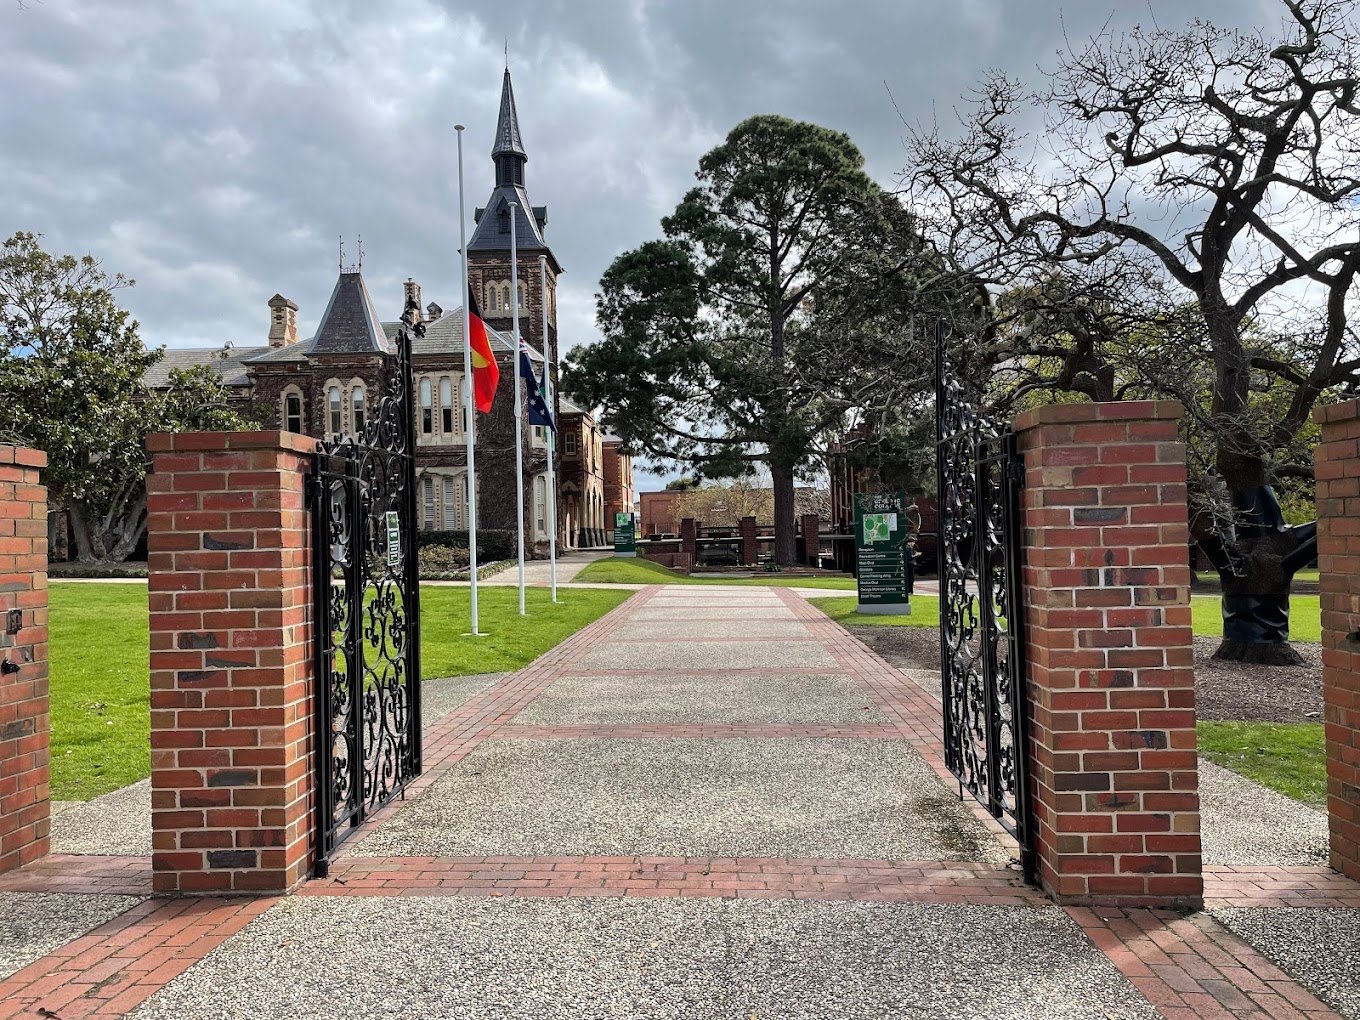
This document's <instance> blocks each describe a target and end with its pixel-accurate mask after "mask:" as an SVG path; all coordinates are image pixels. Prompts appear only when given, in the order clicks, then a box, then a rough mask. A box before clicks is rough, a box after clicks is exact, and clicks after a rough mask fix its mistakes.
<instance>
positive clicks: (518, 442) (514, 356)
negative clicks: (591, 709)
mask: <svg viewBox="0 0 1360 1020" xmlns="http://www.w3.org/2000/svg"><path fill="white" fill-rule="evenodd" d="M518 216H519V204H518V203H516V202H511V203H510V300H511V301H512V302H513V304H511V306H510V307H511V308H512V309H513V311H512V312H511V320H510V321H511V326H510V332H511V334H512V335H513V339H512V340H511V346H512V348H513V351H512V353H511V355H510V360H511V361H512V362H514V365H515V390H514V392H515V523H516V526H517V527H518V528H519V615H520V616H523V615H524V436H523V430H524V425H523V419H524V402H523V400H522V399H521V394H520V392H519V246H518V245H517V244H516V243H515V234H516V232H517V229H516V223H517V219H518Z"/></svg>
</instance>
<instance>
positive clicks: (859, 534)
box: [855, 492, 913, 616]
mask: <svg viewBox="0 0 1360 1020" xmlns="http://www.w3.org/2000/svg"><path fill="white" fill-rule="evenodd" d="M909 532H910V528H909V527H908V524H907V497H906V494H905V493H903V492H875V493H866V492H857V493H855V581H856V583H857V587H858V589H859V600H858V604H857V605H856V606H855V611H856V612H860V613H880V614H885V615H889V614H901V615H904V616H907V615H910V614H911V588H912V565H913V564H912V557H913V553H912V548H911V541H910V535H909Z"/></svg>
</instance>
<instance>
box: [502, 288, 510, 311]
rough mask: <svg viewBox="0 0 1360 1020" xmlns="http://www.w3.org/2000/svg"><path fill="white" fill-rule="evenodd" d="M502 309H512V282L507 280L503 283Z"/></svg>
mask: <svg viewBox="0 0 1360 1020" xmlns="http://www.w3.org/2000/svg"><path fill="white" fill-rule="evenodd" d="M501 311H503V312H508V311H510V284H509V282H506V283H503V284H501Z"/></svg>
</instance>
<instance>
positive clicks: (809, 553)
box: [798, 514, 822, 567]
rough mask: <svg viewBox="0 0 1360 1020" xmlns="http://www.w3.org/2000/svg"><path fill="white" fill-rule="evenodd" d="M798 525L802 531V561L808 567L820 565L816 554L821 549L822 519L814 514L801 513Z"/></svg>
mask: <svg viewBox="0 0 1360 1020" xmlns="http://www.w3.org/2000/svg"><path fill="white" fill-rule="evenodd" d="M798 525H799V530H800V531H802V533H803V562H805V563H806V564H807V565H808V566H809V567H819V566H821V560H820V559H819V558H818V554H819V553H820V552H821V549H822V519H821V518H820V517H818V516H817V515H816V514H803V516H802V518H801V519H800V520H799V522H798Z"/></svg>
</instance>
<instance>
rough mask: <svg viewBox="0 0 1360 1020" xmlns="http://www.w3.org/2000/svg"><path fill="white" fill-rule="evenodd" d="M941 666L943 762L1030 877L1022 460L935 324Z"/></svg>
mask: <svg viewBox="0 0 1360 1020" xmlns="http://www.w3.org/2000/svg"><path fill="white" fill-rule="evenodd" d="M935 359H936V360H935V414H936V440H937V445H936V464H937V470H938V481H939V501H938V503H939V554H938V560H939V578H940V667H941V673H942V677H941V679H942V686H943V695H944V753H945V763H946V764H947V765H948V766H949V770H950V771H951V772H952V773H953V774H954V775H955V776H956V777H957V778H958V781H959V785H960V788H961V789H966V790H968V791H969V792H970V793H971V794H972V795H973V796H974V797H975V798H977V800H978V802H979V803H981V804H982V805H983V806H984V807H985V808H986V809H987V810H988V811H989V812H990V813H991V814H992V816H993V817H994V818H996V819H997V820H998V821H999V822H1000V823H1001V824H1002V825H1003V826H1004V827H1005V828H1006V830H1007V831H1008V832H1009V833H1011V835H1013V836H1014V837H1015V838H1016V840H1017V841H1018V842H1019V844H1020V861H1021V865H1022V866H1023V868H1024V871H1025V876H1026V879H1027V880H1030V881H1033V878H1034V820H1033V813H1032V805H1031V803H1030V797H1029V784H1028V758H1027V748H1028V740H1029V719H1028V711H1027V705H1026V693H1025V668H1024V667H1025V655H1024V644H1023V642H1024V626H1023V621H1022V617H1021V614H1022V609H1023V607H1022V604H1021V599H1020V568H1021V556H1020V487H1021V484H1022V482H1023V479H1024V471H1023V463H1022V461H1021V460H1020V457H1019V455H1018V454H1017V453H1016V448H1015V435H1014V433H1012V432H1011V430H1010V428H1009V426H1005V425H998V424H997V423H996V422H994V421H992V420H990V419H989V417H988V416H987V415H985V414H984V413H982V412H981V411H980V410H979V409H978V407H977V406H976V405H975V403H974V402H973V401H972V400H971V399H970V395H969V393H968V387H967V385H966V384H965V382H964V380H963V379H962V378H961V376H960V373H959V366H958V365H956V364H954V363H953V362H951V360H950V351H949V329H948V327H947V326H946V324H945V323H944V322H943V321H941V322H939V323H937V325H936V329H935Z"/></svg>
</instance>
